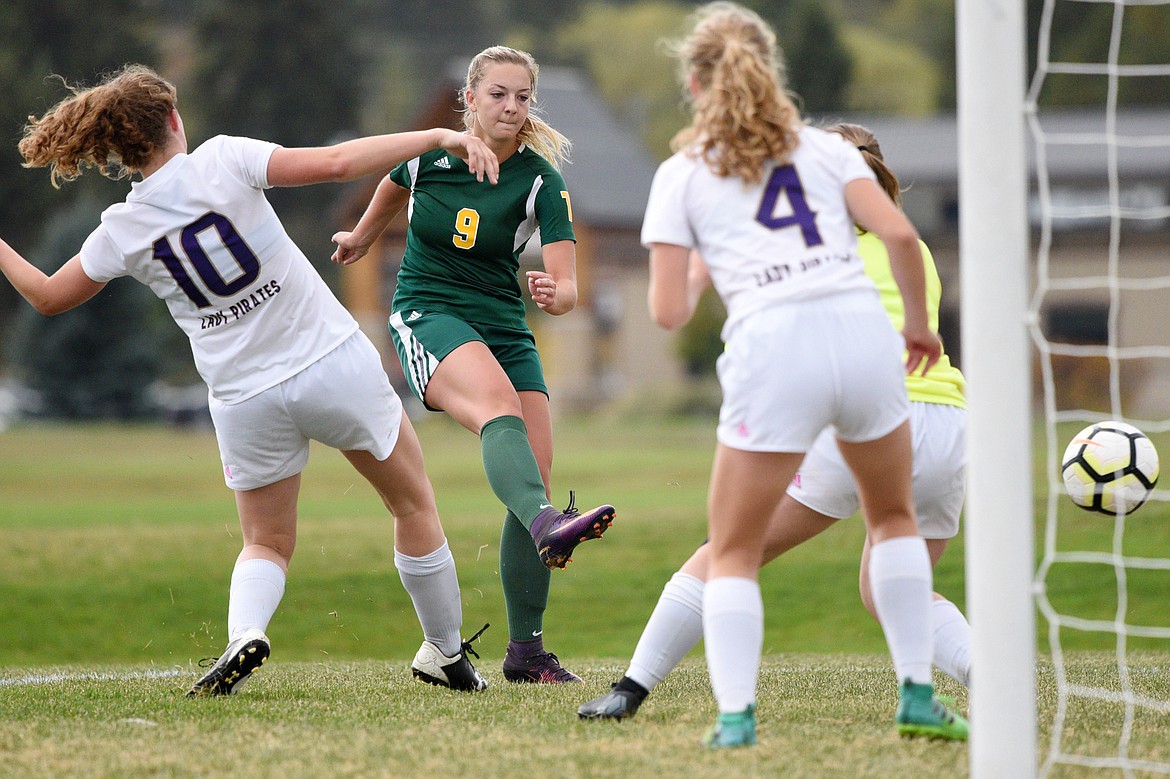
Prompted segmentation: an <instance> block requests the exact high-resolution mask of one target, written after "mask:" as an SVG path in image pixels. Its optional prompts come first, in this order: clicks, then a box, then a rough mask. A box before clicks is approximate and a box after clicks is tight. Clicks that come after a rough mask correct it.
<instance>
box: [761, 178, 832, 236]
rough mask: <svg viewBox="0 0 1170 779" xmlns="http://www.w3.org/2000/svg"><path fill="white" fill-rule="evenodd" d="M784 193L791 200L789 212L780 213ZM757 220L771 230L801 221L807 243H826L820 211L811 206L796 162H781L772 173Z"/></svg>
mask: <svg viewBox="0 0 1170 779" xmlns="http://www.w3.org/2000/svg"><path fill="white" fill-rule="evenodd" d="M781 195H783V196H784V199H785V200H787V201H788V213H786V214H784V215H783V216H778V215H777V214H776V206H777V205H778V204H779V202H780V196H781ZM756 221H757V222H759V223H760V224H762V225H763V226H764V227H767V228H768V229H769V230H779V229H781V228H783V227H791V226H793V225H799V227H800V232H801V235H803V236H804V244H805V246H820V245H821V244H822V243H824V241H822V240H821V234H820V233H819V232H818V231H817V215H816V213H815V212H814V211H813V210H812V209H810V208H809V207H808V201H807V200H805V197H804V187H802V186H801V184H800V177H799V176H798V175H796V168H794V167H793V166H792V165H780V166H777V167H776V169H775V170H773V171H772V175H771V176H769V177H768V183H767V184H765V185H764V196H763V198H761V199H760V210H759V211H757V212H756Z"/></svg>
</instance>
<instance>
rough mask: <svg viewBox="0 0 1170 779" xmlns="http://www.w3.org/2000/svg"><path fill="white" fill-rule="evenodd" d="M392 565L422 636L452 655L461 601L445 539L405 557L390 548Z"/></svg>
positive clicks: (455, 648) (460, 620) (456, 648)
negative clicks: (425, 551)
mask: <svg viewBox="0 0 1170 779" xmlns="http://www.w3.org/2000/svg"><path fill="white" fill-rule="evenodd" d="M394 567H395V568H397V569H398V578H400V579H402V586H403V587H405V588H406V592H407V594H409V595H410V600H411V602H412V603H414V611H415V613H416V614H418V621H419V624H421V625H422V629H423V637H424V638H425V639H426V640H427V641H430V642H431V643H432V644H434V645H435V646H436V647H438V648H439V651H440V652H442V653H443V654H444V655H446V656H447V657H454V656H455V654H456V653H457V652H458V651H459V645H460V644H461V643H462V641H463V639H462V638H460V636H459V629H460V628H461V627H462V626H463V603H462V601H460V599H459V597H460V596H459V576H458V574H457V573H456V572H455V558H454V557H452V556H451V548H450V547H449V546H447V542H446V540H444V541H443V545H442V546H440V547H439V548H438V549H436V550H435V551H433V552H430V553H428V554H425V555H423V556H422V557H409V556H407V555H404V554H402V553H401V552H399V551H398V550H397V549H395V550H394Z"/></svg>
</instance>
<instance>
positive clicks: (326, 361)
mask: <svg viewBox="0 0 1170 779" xmlns="http://www.w3.org/2000/svg"><path fill="white" fill-rule="evenodd" d="M210 407H211V419H212V421H213V422H214V423H215V435H216V439H217V440H218V441H219V453H220V459H221V460H222V461H223V476H224V481H225V482H226V483H227V486H229V487H231V488H232V489H234V490H251V489H256V488H257V487H263V486H265V485H268V484H273V483H275V482H278V481H280V480H281V479H286V478H288V477H289V476H293V475H295V474H298V473H300V472H301V471H302V470H304V468H305V465H306V464H307V463H308V462H309V441H310V440H315V441H320V442H321V443H323V444H325V445H327V446H331V447H333V448H335V449H341V450H350V449H354V450H361V451H367V452H370V453H371V454H373V455H374V457H376V458H377V459H379V460H384V459H386V458H387V457H389V456H390V453H391V452H392V451H394V444H395V442H396V441H397V440H398V430H399V426H400V425H401V423H402V401H401V400H400V399H399V398H398V395H396V394H395V392H394V389H393V388H392V387H391V386H390V380H389V379H388V378H387V377H386V372H385V371H384V370H383V369H382V358H381V356H380V355H379V353H378V350H377V348H376V347H375V346H374V345H373V343H371V342H370V339H369V338H367V337H366V335H365V334H364V333H362V332H360V331H359V332H357V333H354V334H353V335H352V336H350V337H349V338H348V339H347V340H346V341H344V342H343V343H342V344H341V345H340V346H338V347H337V348H336V349H334V350H333V351H331V352H329V353H328V354H327V355H325V356H324V357H322V358H321V359H320V360H317V362H315V363H313V364H312V365H310V366H309V367H307V368H305V369H304V370H303V371H301V372H300V373H298V374H296V375H295V376H292V377H290V378H288V379H286V380H285V381H283V382H281V383H280V384H277V385H276V386H275V387H272V388H271V389H267V390H265V391H264V392H261V393H260V394H258V395H254V396H253V397H251V398H248V399H247V400H245V401H242V402H240V403H234V404H231V405H226V404H224V403H220V402H218V401H216V400H215V399H214V398H212V399H211V402H210Z"/></svg>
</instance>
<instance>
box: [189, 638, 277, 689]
mask: <svg viewBox="0 0 1170 779" xmlns="http://www.w3.org/2000/svg"><path fill="white" fill-rule="evenodd" d="M271 652H272V647H271V646H270V644H269V643H268V636H266V635H264V631H262V630H260V629H259V628H250V629H248V630H246V631H244V634H243V635H241V636H240V637H239V638H237V639H236V640H235V641H232V642H231V643H230V644H228V647H227V649H226V650H225V651H224V653H223V654H222V655H220V657H219V659H218V660H216V661H215V663H214V664H212V665H211V670H210V671H208V672H207V673H206V674H205V675H204V676H203V678H202V679H200V680H199V681H197V682H195V685H194V686H193V687H192V688H191V689H190V690H189V691H188V692H187V695H189V696H204V695H232V694H233V693H235V692H236V691H237V690H239V689H240V688H241V687H243V686H244V684H246V683H247V681H248V679H250V678H251V676H252V672H253V671H255V670H256V669H257V668H259V667H260V666H262V665H264V661H265V660H267V659H268V655H269V654H271ZM210 661H211V658H207V660H205V661H203V662H201V663H200V665H201V666H204V667H206V663H208V662H210Z"/></svg>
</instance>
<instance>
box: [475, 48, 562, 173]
mask: <svg viewBox="0 0 1170 779" xmlns="http://www.w3.org/2000/svg"><path fill="white" fill-rule="evenodd" d="M492 65H519V66H520V67H523V68H527V69H528V74H529V75H530V76H531V77H532V105H533V110H530V111H529V114H528V118H527V119H525V120H524V126H523V127H521V128H520V132H519V133H518V134H517V138H518V139H519V141H520V143H522V144H524V145H525V146H528V147H529V148H531V149H532V150H533V151H534V152H536V153H537V154H539V155H540V156H541V157H544V158H545V159H546V160H548V161H549V163H550V164H551V165H552V166H553V167H554V168H556V169H557V170H560V167H561V164H562V163H563V162H566V161H567V160H568V159H569V150H570V149H572V147H573V142H572V141H570V140H569V139H568V138H566V137H565V136H564V135H562V134H561V133H560V132H558V131H557V130H555V129H553V127H552V126H551V125H549V123H548V122H546V121H544V120H543V119H541V118H540V117H538V116H536V115H535V113H534V111H535V106H536V79H537V75H538V74H539V72H540V68H539V66H538V65H537V64H536V60H535V59H533V57H532V55H531V54H529V53H528V52H526V51H520V50H519V49H513V48H510V47H508V46H491V47H489V48H486V49H484V50H483V51H481V52H480V53H479V54H476V55H475V56H474V57H473V58H472V60H471V64H470V65H468V66H467V80H466V81H465V82H464V83H463V87H462V88H461V89H460V90H459V103H460V105H462V106H463V126H464V127H465V128H466V129H467V130H468V131H469V132H470V131H471V130H472V129H473V128H474V127H475V114H474V113H473V112H472V111H471V108H470V107H469V106H468V105H467V92H468V90H470V91H472V92H474V91H475V90H476V89H478V88H479V84H480V82H481V81H483V77H484V74H486V73H487V69H488V68H489V67H491V66H492Z"/></svg>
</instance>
